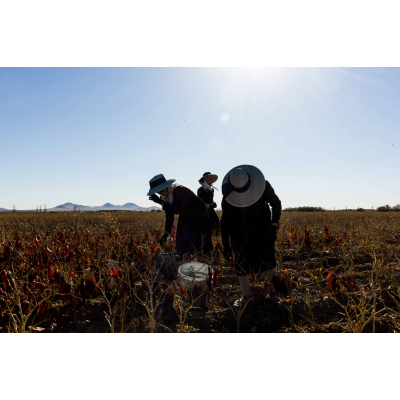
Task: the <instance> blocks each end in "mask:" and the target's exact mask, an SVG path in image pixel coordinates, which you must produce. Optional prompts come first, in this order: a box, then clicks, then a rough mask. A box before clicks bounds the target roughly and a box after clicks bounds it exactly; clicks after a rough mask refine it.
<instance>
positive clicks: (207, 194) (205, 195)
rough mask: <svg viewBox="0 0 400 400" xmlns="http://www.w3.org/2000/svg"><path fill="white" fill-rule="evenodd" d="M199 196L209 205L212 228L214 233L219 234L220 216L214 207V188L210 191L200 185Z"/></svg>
mask: <svg viewBox="0 0 400 400" xmlns="http://www.w3.org/2000/svg"><path fill="white" fill-rule="evenodd" d="M197 196H198V197H200V198H201V199H202V200H203V201H204V203H205V204H206V206H207V205H208V215H209V216H210V223H211V230H212V232H213V234H214V235H216V236H218V235H219V218H218V215H217V213H216V212H215V209H214V208H213V207H212V204H213V203H214V189H212V191H209V190H207V189H205V188H204V187H203V186H200V187H199V188H198V190H197Z"/></svg>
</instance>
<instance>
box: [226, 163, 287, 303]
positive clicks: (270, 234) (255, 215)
mask: <svg viewBox="0 0 400 400" xmlns="http://www.w3.org/2000/svg"><path fill="white" fill-rule="evenodd" d="M222 195H223V198H222V218H221V234H222V241H223V245H224V255H225V257H230V256H231V255H232V254H231V247H230V244H229V239H230V242H231V245H232V249H233V252H234V256H235V268H236V271H237V274H238V278H239V283H240V286H241V288H242V293H243V296H242V298H241V299H240V300H239V302H243V301H244V302H247V301H248V300H249V299H250V298H251V296H250V295H251V293H250V286H249V280H248V275H249V274H251V273H256V272H263V271H265V272H266V275H267V278H268V281H269V295H270V298H271V299H272V300H273V301H279V297H278V295H277V293H275V289H274V287H273V284H272V277H273V275H274V273H276V272H277V266H276V259H275V241H276V232H277V230H278V227H279V219H280V217H281V210H282V207H281V201H280V200H279V198H278V196H277V195H276V194H275V192H274V189H273V188H272V186H271V185H270V184H269V182H268V181H266V180H265V178H264V175H263V174H262V172H261V171H260V170H259V169H258V168H256V167H253V166H252V165H239V166H238V167H236V168H233V169H231V170H230V171H229V172H228V173H227V174H226V176H225V178H224V180H223V184H222ZM268 203H269V204H270V205H271V206H272V218H271V211H270V208H269V205H268ZM236 304H237V303H236Z"/></svg>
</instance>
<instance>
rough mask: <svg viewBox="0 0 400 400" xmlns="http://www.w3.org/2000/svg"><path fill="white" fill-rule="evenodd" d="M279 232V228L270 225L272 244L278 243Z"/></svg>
mask: <svg viewBox="0 0 400 400" xmlns="http://www.w3.org/2000/svg"><path fill="white" fill-rule="evenodd" d="M277 231H278V228H277V227H276V226H275V225H272V224H271V225H270V227H269V232H268V233H269V240H270V242H271V243H275V242H276V233H277Z"/></svg>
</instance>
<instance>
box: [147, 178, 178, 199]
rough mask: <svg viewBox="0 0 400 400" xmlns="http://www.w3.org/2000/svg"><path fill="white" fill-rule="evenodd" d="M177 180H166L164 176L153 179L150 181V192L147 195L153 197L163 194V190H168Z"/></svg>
mask: <svg viewBox="0 0 400 400" xmlns="http://www.w3.org/2000/svg"><path fill="white" fill-rule="evenodd" d="M175 181H176V179H168V180H167V179H165V176H164V175H163V174H159V175H156V176H155V177H154V178H153V179H151V180H150V190H149V193H147V196H151V195H152V194H154V193H157V192H161V190H163V189H165V188H167V187H168V186H170V185H172V184H173V183H174V182H175Z"/></svg>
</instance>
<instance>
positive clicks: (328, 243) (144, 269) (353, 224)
mask: <svg viewBox="0 0 400 400" xmlns="http://www.w3.org/2000/svg"><path fill="white" fill-rule="evenodd" d="M163 223H164V213H150V212H142V213H133V212H117V213H112V214H111V213H110V214H107V213H80V212H70V213H2V214H0V277H1V280H0V328H1V332H106V331H107V332H237V331H240V332H374V331H375V332H393V331H396V332H397V331H399V329H400V319H399V312H400V264H399V256H400V215H399V214H398V213H395V212H386V213H373V212H368V211H365V212H363V213H359V212H335V213H333V212H332V213H329V212H324V213H318V212H310V213H308V212H301V213H297V212H290V213H283V215H282V219H281V226H280V229H279V233H278V239H277V244H276V248H277V262H278V270H279V274H278V276H277V277H276V278H274V284H275V288H276V289H277V290H278V291H279V292H280V294H281V300H282V301H281V302H280V303H278V304H277V303H273V302H272V301H270V299H269V298H268V296H267V295H266V293H267V290H266V289H267V287H268V285H269V282H268V280H267V278H266V277H265V276H264V274H262V273H257V271H254V274H253V275H252V276H251V288H252V294H253V298H252V300H251V301H249V302H248V303H246V304H244V305H243V306H240V307H239V308H235V307H234V306H233V304H234V302H235V300H237V299H239V297H240V294H241V292H240V288H239V286H238V282H237V278H236V273H235V270H234V268H233V260H224V258H223V257H222V253H221V250H222V247H221V239H220V238H219V237H218V238H217V237H214V239H213V240H214V253H213V255H212V256H211V257H209V258H208V259H207V263H208V264H209V265H210V266H211V267H212V268H213V271H214V273H211V271H210V279H209V282H208V289H209V292H210V304H209V307H208V310H207V311H205V310H203V309H201V308H198V307H197V304H198V301H197V300H198V299H199V298H200V297H201V296H202V295H203V294H204V293H202V292H201V291H199V290H197V291H195V292H190V291H188V290H187V289H186V288H185V287H184V286H181V285H179V282H177V280H176V269H174V268H171V267H167V266H166V265H159V264H158V263H157V254H158V253H160V252H163V253H166V252H167V253H171V254H174V252H175V240H174V235H175V233H174V232H173V234H172V236H171V237H170V239H169V240H168V242H167V244H166V246H165V247H164V248H161V246H160V244H159V242H160V239H161V237H162V234H163V231H164V229H163ZM196 259H202V257H201V255H200V254H199V255H197V258H196V257H193V258H192V260H196ZM110 260H114V261H110Z"/></svg>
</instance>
